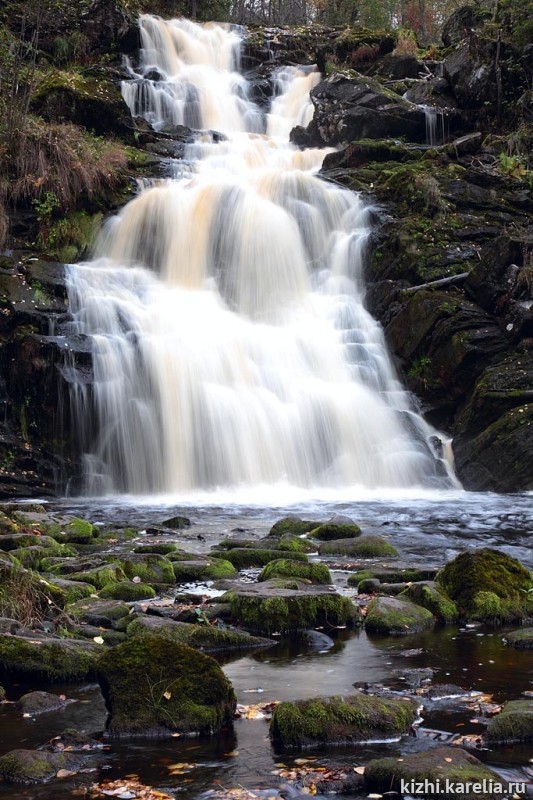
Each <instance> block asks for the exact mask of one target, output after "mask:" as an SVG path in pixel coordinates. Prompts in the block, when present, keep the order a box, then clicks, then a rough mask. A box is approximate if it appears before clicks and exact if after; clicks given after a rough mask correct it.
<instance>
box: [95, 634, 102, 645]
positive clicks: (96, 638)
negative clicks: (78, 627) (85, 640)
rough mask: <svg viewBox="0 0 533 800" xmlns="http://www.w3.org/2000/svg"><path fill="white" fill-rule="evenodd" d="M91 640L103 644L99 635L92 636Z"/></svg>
mask: <svg viewBox="0 0 533 800" xmlns="http://www.w3.org/2000/svg"><path fill="white" fill-rule="evenodd" d="M93 642H96V644H103V643H104V640H103V639H102V637H101V636H93Z"/></svg>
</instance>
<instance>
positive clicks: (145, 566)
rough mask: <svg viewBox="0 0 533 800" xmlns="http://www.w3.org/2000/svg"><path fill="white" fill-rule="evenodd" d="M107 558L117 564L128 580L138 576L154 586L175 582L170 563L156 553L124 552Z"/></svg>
mask: <svg viewBox="0 0 533 800" xmlns="http://www.w3.org/2000/svg"><path fill="white" fill-rule="evenodd" d="M108 560H109V561H112V562H113V563H114V564H118V565H119V566H120V568H121V569H122V571H123V572H124V574H125V575H126V577H127V578H129V579H130V580H133V578H140V579H141V581H142V582H143V583H147V584H154V585H156V586H157V585H164V584H167V585H168V584H170V585H173V584H175V583H176V579H175V577H174V570H173V568H172V564H171V563H170V561H168V559H166V558H165V557H164V556H160V555H158V554H157V553H125V554H120V556H119V557H116V556H111V557H110V558H109V559H108ZM110 582H112V581H110Z"/></svg>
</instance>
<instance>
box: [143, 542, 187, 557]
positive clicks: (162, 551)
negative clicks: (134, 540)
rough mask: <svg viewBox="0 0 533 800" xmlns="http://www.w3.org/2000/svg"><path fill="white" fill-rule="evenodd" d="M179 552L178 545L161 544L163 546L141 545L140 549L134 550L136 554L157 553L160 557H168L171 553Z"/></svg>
mask: <svg viewBox="0 0 533 800" xmlns="http://www.w3.org/2000/svg"><path fill="white" fill-rule="evenodd" d="M176 550H177V545H175V544H171V543H170V542H169V543H168V544H165V543H161V544H140V545H139V546H138V547H134V548H133V552H134V553H156V554H157V555H160V556H167V555H168V554H169V553H174V552H175V551H176Z"/></svg>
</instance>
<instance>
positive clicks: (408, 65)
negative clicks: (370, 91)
mask: <svg viewBox="0 0 533 800" xmlns="http://www.w3.org/2000/svg"><path fill="white" fill-rule="evenodd" d="M424 73H425V68H424V65H423V64H422V63H421V62H420V61H419V60H418V59H417V58H415V56H411V55H394V54H393V53H388V54H387V55H385V56H383V58H381V59H379V61H377V62H376V66H375V69H373V70H372V74H373V75H374V77H380V78H386V79H387V80H389V81H401V80H403V79H404V78H419V77H420V75H421V74H424Z"/></svg>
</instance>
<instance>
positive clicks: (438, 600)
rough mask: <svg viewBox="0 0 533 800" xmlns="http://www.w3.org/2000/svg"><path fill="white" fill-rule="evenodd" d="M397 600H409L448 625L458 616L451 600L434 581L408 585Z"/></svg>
mask: <svg viewBox="0 0 533 800" xmlns="http://www.w3.org/2000/svg"><path fill="white" fill-rule="evenodd" d="M399 599H400V600H410V601H411V602H413V603H416V605H418V606H422V608H427V610H428V611H431V613H432V614H433V616H434V617H436V618H437V620H438V621H439V622H445V623H447V624H450V623H453V622H456V620H457V618H458V616H459V613H458V611H457V606H456V605H455V603H454V602H453V600H450V598H449V597H448V596H447V595H446V593H445V592H443V591H442V589H441V588H440V587H439V586H437V584H436V583H435V582H434V581H425V582H420V583H411V584H409V586H407V587H406V588H405V589H404V590H403V591H402V592H400V594H399Z"/></svg>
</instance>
